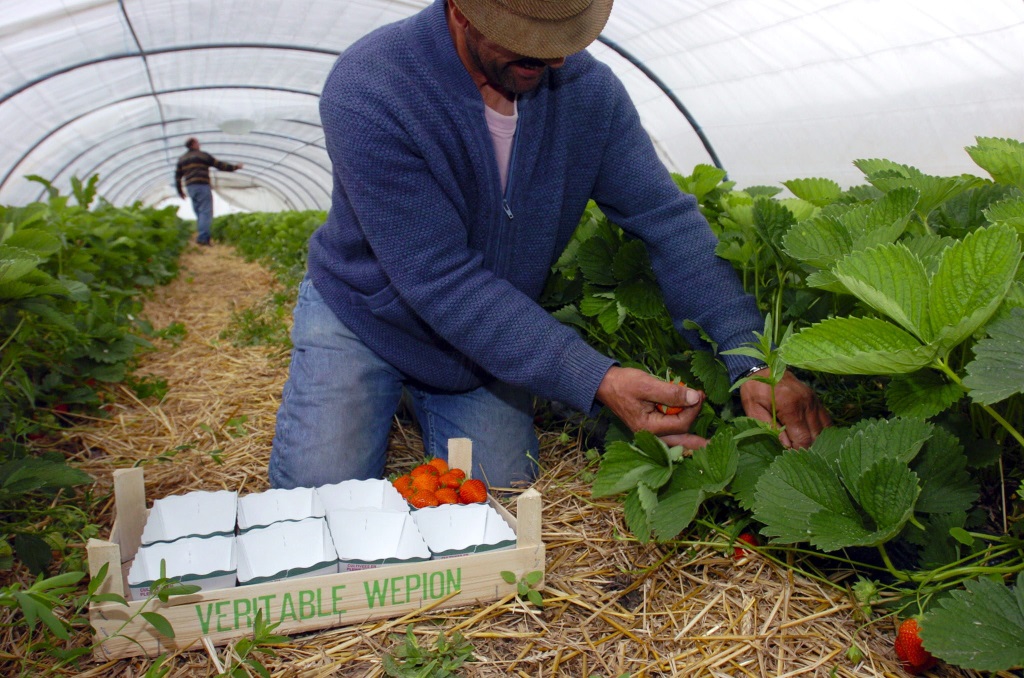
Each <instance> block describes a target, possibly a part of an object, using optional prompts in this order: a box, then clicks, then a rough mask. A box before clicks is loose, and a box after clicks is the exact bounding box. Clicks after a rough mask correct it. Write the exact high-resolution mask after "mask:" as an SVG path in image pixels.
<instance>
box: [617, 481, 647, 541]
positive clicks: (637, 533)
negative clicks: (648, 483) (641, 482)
mask: <svg viewBox="0 0 1024 678" xmlns="http://www.w3.org/2000/svg"><path fill="white" fill-rule="evenodd" d="M622 517H623V518H624V519H625V520H626V527H627V528H629V531H630V532H631V533H632V534H633V536H634V537H636V538H637V540H638V541H639V542H640V543H641V544H646V543H647V542H648V541H650V539H651V516H650V513H649V512H648V510H647V509H646V508H644V505H643V502H642V501H641V499H640V486H638V487H637V488H634V489H633V490H632V491H630V492H629V494H627V495H626V498H625V499H624V500H623V501H622Z"/></svg>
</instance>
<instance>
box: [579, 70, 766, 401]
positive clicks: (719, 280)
mask: <svg viewBox="0 0 1024 678" xmlns="http://www.w3.org/2000/svg"><path fill="white" fill-rule="evenodd" d="M612 89H613V92H614V93H615V95H616V96H614V97H613V100H614V101H615V102H616V103H615V106H614V110H613V113H612V115H611V118H610V119H611V125H612V129H611V133H610V134H608V135H607V137H606V139H607V140H608V147H607V148H606V149H605V152H604V154H603V161H602V164H601V168H600V172H599V174H598V179H597V184H596V186H595V190H594V199H595V201H596V202H597V203H598V205H600V207H601V208H602V209H603V210H604V211H605V213H606V214H607V215H608V218H609V219H611V220H612V221H613V222H614V223H616V224H618V225H619V226H620V227H621V228H622V229H623V230H624V231H626V232H627V233H629V234H630V235H633V236H634V237H638V238H640V239H641V240H643V242H644V244H645V245H646V247H647V251H648V254H649V255H650V259H651V266H652V268H653V269H654V273H655V276H656V277H657V279H658V284H659V286H660V287H661V290H662V296H663V297H664V300H665V305H666V306H667V308H668V310H669V313H670V314H671V315H672V318H673V320H674V323H675V326H676V329H677V330H679V331H680V332H681V333H682V334H683V335H684V337H685V338H686V339H687V341H689V342H690V344H691V345H693V346H694V347H697V348H705V349H706V348H708V347H707V346H706V344H705V343H704V342H703V341H702V340H701V338H700V336H699V333H697V332H693V331H690V330H686V329H684V328H683V322H684V321H686V320H690V321H693V322H695V323H697V325H699V326H700V327H701V329H703V330H704V331H705V332H706V333H707V334H708V336H709V337H710V338H711V339H712V340H713V341H714V342H715V343H716V344H717V345H718V351H719V352H721V351H725V350H728V349H733V348H737V347H738V346H741V345H742V344H744V343H747V342H750V341H754V339H755V337H754V334H753V333H754V332H755V331H758V332H759V331H761V330H762V329H763V328H764V321H763V319H762V316H761V313H760V311H759V310H758V308H757V305H756V302H755V301H754V299H753V297H751V296H750V295H749V294H747V293H746V292H745V291H744V289H743V286H742V283H741V282H740V280H739V277H738V275H737V274H736V272H735V270H734V269H733V267H732V265H731V264H730V263H729V262H728V261H726V260H725V259H722V258H720V257H719V256H717V255H716V254H715V248H716V246H717V244H718V240H717V238H716V237H715V235H714V233H713V232H712V231H711V227H710V226H709V225H708V223H707V220H706V219H705V218H704V216H703V215H702V214H701V212H700V209H699V207H698V205H697V200H696V199H695V198H694V197H693V196H692V195H688V194H685V193H683V192H681V191H680V190H679V187H678V186H677V185H676V183H675V182H674V181H673V180H672V177H671V175H670V174H669V172H668V170H667V169H666V168H665V167H664V165H663V164H662V163H661V160H660V159H659V158H658V157H657V154H656V152H655V150H654V146H653V144H652V143H651V140H650V137H649V136H648V135H647V133H646V132H645V131H644V130H643V128H642V126H641V124H640V118H639V115H638V114H637V111H636V108H635V107H634V106H633V104H632V102H631V101H630V99H629V96H628V94H627V93H626V92H625V88H624V87H623V86H622V84H621V83H620V82H619V81H618V80H614V82H613V83H612ZM721 358H722V359H723V360H724V362H725V364H726V366H727V367H728V369H729V375H730V377H731V379H732V380H733V381H735V380H736V379H738V378H739V377H740V376H742V375H743V374H744V373H745V372H746V371H747V370H749V369H750V368H751V367H752V366H754V365H755V364H757V361H756V360H755V359H754V358H749V357H746V356H738V355H722V356H721Z"/></svg>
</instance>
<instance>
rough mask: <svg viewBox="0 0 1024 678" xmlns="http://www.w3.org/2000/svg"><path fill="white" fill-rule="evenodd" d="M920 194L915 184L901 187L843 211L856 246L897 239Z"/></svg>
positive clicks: (892, 241)
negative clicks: (912, 186) (911, 186)
mask: <svg viewBox="0 0 1024 678" xmlns="http://www.w3.org/2000/svg"><path fill="white" fill-rule="evenodd" d="M918 197H919V196H918V193H917V191H916V190H915V189H913V188H898V189H896V190H895V191H890V192H888V193H886V194H885V195H884V196H882V197H881V198H880V199H878V200H875V201H873V202H871V203H868V204H866V205H859V206H857V207H854V208H853V209H851V210H850V211H849V212H846V213H845V214H843V215H842V216H841V217H840V220H841V221H842V223H843V225H844V226H845V227H846V229H847V231H848V232H849V233H850V237H851V238H852V239H853V246H852V248H853V250H862V249H868V248H871V247H875V246H878V245H884V244H891V243H894V242H896V239H897V238H899V237H900V235H902V234H903V232H904V231H905V230H906V228H907V223H908V222H909V221H910V217H911V216H912V215H913V213H914V205H916V204H917V200H918Z"/></svg>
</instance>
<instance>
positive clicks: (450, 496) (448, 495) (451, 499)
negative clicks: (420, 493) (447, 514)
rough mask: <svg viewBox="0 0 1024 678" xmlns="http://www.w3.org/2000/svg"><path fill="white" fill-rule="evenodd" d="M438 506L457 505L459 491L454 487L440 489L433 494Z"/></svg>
mask: <svg viewBox="0 0 1024 678" xmlns="http://www.w3.org/2000/svg"><path fill="white" fill-rule="evenodd" d="M434 496H436V497H437V501H438V503H439V504H458V503H459V491H458V490H456V489H455V488H454V487H442V488H440V489H439V490H438V491H437V492H435V493H434Z"/></svg>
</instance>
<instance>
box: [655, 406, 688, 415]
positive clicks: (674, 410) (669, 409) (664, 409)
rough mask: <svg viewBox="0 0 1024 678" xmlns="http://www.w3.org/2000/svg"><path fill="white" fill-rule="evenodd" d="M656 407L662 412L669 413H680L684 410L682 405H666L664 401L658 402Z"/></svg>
mask: <svg viewBox="0 0 1024 678" xmlns="http://www.w3.org/2000/svg"><path fill="white" fill-rule="evenodd" d="M654 408H655V409H656V410H658V411H659V412H661V413H662V414H668V415H672V414H679V413H680V412H682V411H683V408H681V407H677V406H675V405H666V404H664V403H658V404H657V405H655V406H654Z"/></svg>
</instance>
